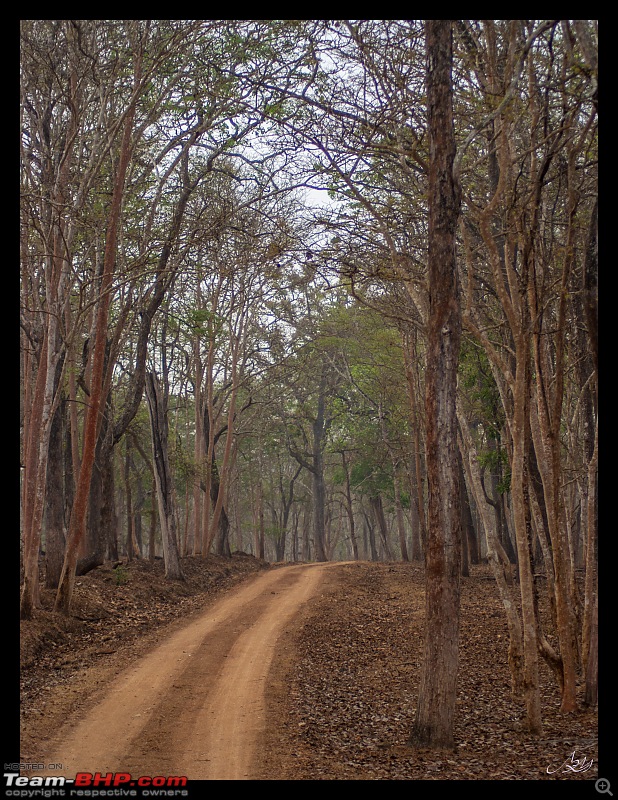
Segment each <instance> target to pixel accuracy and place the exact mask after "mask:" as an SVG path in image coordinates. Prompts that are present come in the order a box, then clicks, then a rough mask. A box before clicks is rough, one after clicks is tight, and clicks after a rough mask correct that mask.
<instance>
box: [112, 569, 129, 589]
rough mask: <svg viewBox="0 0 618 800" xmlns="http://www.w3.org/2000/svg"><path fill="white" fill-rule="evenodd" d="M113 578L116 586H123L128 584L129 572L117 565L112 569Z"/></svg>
mask: <svg viewBox="0 0 618 800" xmlns="http://www.w3.org/2000/svg"><path fill="white" fill-rule="evenodd" d="M114 577H115V579H116V586H124V585H125V584H126V583H128V582H129V571H128V569H127V568H126V566H125V565H124V564H117V565H116V566H115V567H114Z"/></svg>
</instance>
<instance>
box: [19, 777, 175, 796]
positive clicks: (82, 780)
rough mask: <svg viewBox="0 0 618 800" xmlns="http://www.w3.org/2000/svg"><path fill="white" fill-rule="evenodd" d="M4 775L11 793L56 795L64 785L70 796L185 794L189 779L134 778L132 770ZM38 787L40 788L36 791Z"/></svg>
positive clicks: (66, 794) (65, 792) (66, 793)
mask: <svg viewBox="0 0 618 800" xmlns="http://www.w3.org/2000/svg"><path fill="white" fill-rule="evenodd" d="M4 779H5V787H6V789H5V795H6V796H7V797H37V796H38V797H41V796H43V797H52V796H54V795H55V792H54V791H53V790H54V789H64V790H65V791H64V793H63V794H64V796H68V797H80V796H82V797H100V796H107V797H109V796H116V797H123V796H124V797H131V796H136V795H137V788H139V790H140V796H142V797H143V796H148V795H152V796H153V797H157V796H161V795H165V796H170V795H174V794H181V795H182V794H187V792H184V791H182V789H183V787H186V785H187V780H188V779H187V777H186V776H184V775H183V776H177V775H175V776H167V777H166V776H163V775H154V776H151V775H141V776H140V777H138V778H134V777H133V776H132V775H131V774H130V773H129V772H106V773H104V774H103V773H101V772H94V773H93V772H78V773H77V774H76V775H75V777H74V778H65V777H63V776H60V775H58V776H47V777H42V776H37V775H33V776H32V777H28V776H26V775H20V774H19V773H17V772H5V773H4ZM37 789H38V790H39V791H35V790H37ZM45 790H48V791H49V794H48V793H46V792H45ZM67 790H68V791H67ZM174 790H180V791H174Z"/></svg>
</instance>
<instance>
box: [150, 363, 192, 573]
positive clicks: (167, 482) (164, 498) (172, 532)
mask: <svg viewBox="0 0 618 800" xmlns="http://www.w3.org/2000/svg"><path fill="white" fill-rule="evenodd" d="M146 398H147V400H148V411H149V415H150V427H151V432H152V454H153V460H154V473H155V482H156V490H157V501H158V509H159V525H160V527H161V539H162V542H163V561H164V563H165V575H166V577H167V578H170V579H172V580H184V575H183V574H182V569H181V566H180V557H179V553H178V540H177V536H176V509H175V503H174V489H173V485H172V473H171V470H170V465H169V458H168V450H167V437H168V423H167V409H166V408H165V407H164V404H163V402H162V400H163V398H162V396H161V389H160V386H159V381H158V380H157V377H156V375H155V374H154V373H152V372H149V373H148V374H147V375H146Z"/></svg>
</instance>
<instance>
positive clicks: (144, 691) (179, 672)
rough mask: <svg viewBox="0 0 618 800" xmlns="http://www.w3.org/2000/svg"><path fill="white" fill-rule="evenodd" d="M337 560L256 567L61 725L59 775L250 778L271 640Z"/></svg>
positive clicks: (273, 641)
mask: <svg viewBox="0 0 618 800" xmlns="http://www.w3.org/2000/svg"><path fill="white" fill-rule="evenodd" d="M333 566H336V565H334V564H308V565H294V566H289V567H282V568H279V569H276V570H272V571H269V572H267V573H262V574H261V575H259V576H257V577H256V578H255V579H252V580H250V581H249V582H248V583H246V584H245V585H243V586H242V587H240V588H239V589H236V590H235V591H234V592H233V593H231V594H230V595H229V596H227V597H225V598H223V599H222V600H219V601H218V602H216V603H215V604H213V605H212V606H211V607H209V608H208V609H207V610H206V611H205V612H204V613H203V614H202V615H200V616H199V617H198V618H197V619H196V620H195V621H194V622H192V623H190V624H188V625H187V626H186V627H184V628H182V629H181V630H180V631H178V632H176V633H174V634H172V635H171V636H169V637H167V638H166V639H165V640H164V641H163V642H162V643H161V644H159V645H158V646H157V647H156V648H155V649H154V650H153V651H152V652H151V653H149V654H148V655H147V656H145V657H144V658H142V659H140V660H139V661H138V662H137V663H136V664H134V665H133V666H132V667H130V668H129V669H127V670H125V671H124V672H123V673H122V674H121V675H120V676H119V677H118V678H117V679H116V680H114V681H113V683H112V684H111V685H110V687H109V690H108V691H107V692H106V694H105V697H104V698H103V699H102V701H101V702H99V703H98V704H97V705H96V706H95V707H94V708H92V709H91V710H90V711H89V712H88V713H87V714H86V715H85V716H84V717H83V718H82V719H81V720H79V721H78V722H77V723H76V724H75V723H74V724H72V725H71V726H70V728H68V729H67V730H63V731H62V732H60V735H59V737H58V739H57V740H56V744H55V747H54V748H53V749H54V751H55V752H54V753H53V754H50V755H49V757H48V758H47V763H50V764H51V763H55V764H62V774H64V775H65V776H73V775H75V773H76V772H92V773H95V772H101V773H107V772H129V773H131V775H133V776H139V775H186V776H188V778H189V779H193V780H249V779H251V778H252V777H253V772H252V769H253V767H252V765H253V761H254V756H255V754H256V752H257V751H256V747H257V745H258V743H259V741H260V738H261V735H262V734H263V731H264V725H265V719H266V717H265V701H264V691H265V686H266V679H267V676H268V671H269V668H270V664H271V662H272V659H273V657H274V654H275V650H276V644H277V640H278V638H279V636H280V634H281V633H282V632H283V630H284V629H285V627H286V625H289V624H290V622H291V621H292V619H293V617H294V615H295V614H296V613H297V612H298V611H299V609H300V608H301V606H302V605H303V603H306V602H307V601H308V600H309V599H310V598H311V596H312V595H313V594H314V593H315V591H316V589H317V587H318V585H319V584H320V581H321V578H322V575H323V573H324V570H325V569H327V568H330V567H333ZM42 774H45V773H42ZM47 774H57V772H56V773H51V772H49V773H47Z"/></svg>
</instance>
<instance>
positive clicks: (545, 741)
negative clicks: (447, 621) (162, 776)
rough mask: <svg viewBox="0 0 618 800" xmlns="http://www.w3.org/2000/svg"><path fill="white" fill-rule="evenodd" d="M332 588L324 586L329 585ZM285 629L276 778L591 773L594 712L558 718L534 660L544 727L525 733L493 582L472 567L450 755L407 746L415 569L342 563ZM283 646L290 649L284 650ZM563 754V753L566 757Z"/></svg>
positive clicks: (550, 689) (416, 621)
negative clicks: (297, 622)
mask: <svg viewBox="0 0 618 800" xmlns="http://www.w3.org/2000/svg"><path fill="white" fill-rule="evenodd" d="M331 592H332V593H331ZM331 592H328V593H326V592H325V593H324V594H323V596H322V597H321V598H320V600H319V601H318V603H317V604H316V605H314V606H312V608H311V611H310V613H309V614H308V615H307V616H306V618H305V619H304V622H303V625H302V627H301V629H300V631H299V632H298V634H297V635H292V636H290V637H289V641H288V647H289V648H290V654H289V657H288V660H289V665H288V670H289V676H290V677H289V678H288V679H287V680H285V679H282V680H281V682H280V691H281V693H282V694H284V693H285V694H286V696H287V712H288V713H287V715H286V717H287V718H286V727H285V736H286V738H287V747H288V752H289V754H290V756H289V758H287V759H286V760H285V764H284V765H283V770H284V776H285V777H286V778H288V779H297V780H303V779H331V780H332V779H335V780H544V779H546V780H568V781H572V780H594V779H596V778H597V777H598V772H597V760H598V755H597V714H596V711H595V710H584V711H581V712H579V713H577V714H575V715H569V716H568V717H567V716H564V715H562V714H560V712H559V704H560V700H559V694H558V690H557V687H556V685H555V681H554V679H553V677H552V676H551V674H550V673H549V671H548V670H547V669H545V668H544V665H543V666H542V700H543V716H544V723H545V726H544V732H543V735H542V737H541V738H533V737H530V736H529V735H528V734H527V733H526V732H525V730H524V728H523V726H522V717H523V713H522V708H521V706H520V704H519V703H518V702H516V701H515V700H514V699H513V697H512V695H511V690H510V676H509V671H508V667H507V649H508V631H507V627H506V623H505V616H504V612H503V610H502V607H501V605H500V601H499V599H498V597H497V592H496V587H495V583H494V581H493V579H492V577H491V575H490V572H489V571H488V569H487V568H486V567H474V568H473V571H472V576H471V577H470V578H465V579H464V580H463V583H462V622H461V651H460V673H459V674H460V678H459V699H458V709H457V711H458V713H457V723H456V739H457V748H456V751H455V752H445V753H433V752H430V751H420V750H413V749H411V748H410V747H409V746H408V743H407V740H408V736H409V731H410V728H411V725H412V720H413V716H414V711H415V706H416V698H417V690H418V681H419V670H420V663H421V657H422V637H423V615H424V589H423V571H422V569H421V568H419V567H417V566H411V565H404V564H390V565H385V564H363V565H362V566H359V565H350V566H348V567H345V571H344V576H343V579H340V578H339V577H338V579H337V583H335V579H334V576H333V585H332V587H331ZM292 651H295V652H292ZM573 754H574V755H573Z"/></svg>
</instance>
